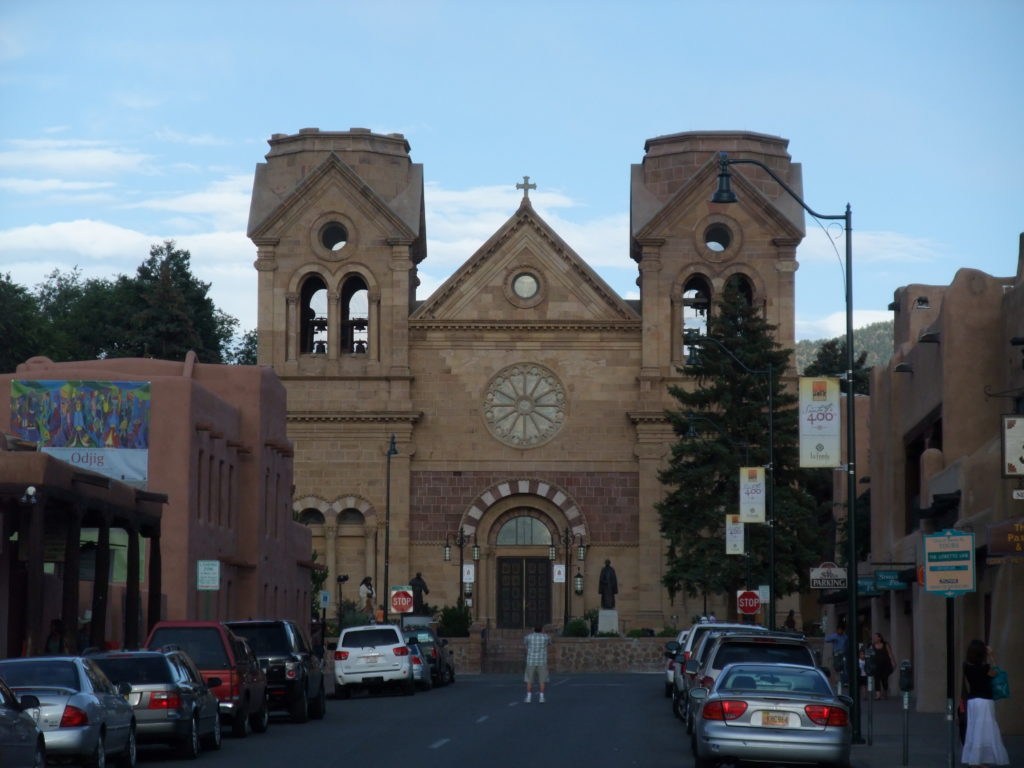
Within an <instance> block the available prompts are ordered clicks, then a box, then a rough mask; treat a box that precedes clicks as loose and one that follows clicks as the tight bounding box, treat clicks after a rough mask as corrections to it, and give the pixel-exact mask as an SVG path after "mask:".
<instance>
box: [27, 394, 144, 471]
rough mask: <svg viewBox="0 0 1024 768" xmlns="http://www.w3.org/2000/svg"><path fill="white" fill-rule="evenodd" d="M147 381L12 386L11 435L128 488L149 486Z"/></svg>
mask: <svg viewBox="0 0 1024 768" xmlns="http://www.w3.org/2000/svg"><path fill="white" fill-rule="evenodd" d="M149 406H150V392H149V382H148V381H12V382H11V430H12V431H13V432H14V434H16V435H17V436H18V437H20V438H21V439H22V440H27V441H29V442H33V443H38V444H39V447H40V450H42V451H43V452H45V453H49V454H52V455H53V456H56V457H57V458H59V459H61V460H63V461H66V462H69V463H71V464H74V465H75V466H77V467H81V468H82V469H89V470H92V471H93V472H99V473H100V474H103V475H107V476H109V477H113V478H115V479H117V480H121V481H123V482H126V483H133V484H136V485H137V484H140V483H145V482H146V477H147V474H148V473H147V469H148V461H149V414H150V410H149Z"/></svg>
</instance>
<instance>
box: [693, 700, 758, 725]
mask: <svg viewBox="0 0 1024 768" xmlns="http://www.w3.org/2000/svg"><path fill="white" fill-rule="evenodd" d="M746 711H747V702H745V701H739V700H738V699H725V700H724V701H709V702H708V703H707V704H705V705H704V708H703V709H702V710H701V717H703V718H704V719H705V720H735V719H736V718H737V717H739V716H740V715H742V714H743V713H744V712H746Z"/></svg>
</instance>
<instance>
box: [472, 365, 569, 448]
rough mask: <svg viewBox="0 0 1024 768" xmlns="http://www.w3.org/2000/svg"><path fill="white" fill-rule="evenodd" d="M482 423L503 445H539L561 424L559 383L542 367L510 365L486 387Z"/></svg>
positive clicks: (562, 400) (562, 410) (562, 405)
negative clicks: (485, 424)
mask: <svg viewBox="0 0 1024 768" xmlns="http://www.w3.org/2000/svg"><path fill="white" fill-rule="evenodd" d="M484 420H485V421H486V422H487V428H488V429H490V430H491V434H492V435H494V436H495V437H496V438H498V439H499V440H501V441H502V442H503V443H506V444H507V445H512V446H515V447H517V448H533V447H534V446H537V445H542V444H543V443H546V442H547V441H548V440H550V439H551V438H552V437H554V435H555V433H556V432H557V431H558V430H559V428H560V427H561V426H562V422H563V421H564V420H565V389H564V388H563V387H562V382H560V381H559V380H558V377H557V376H555V374H554V373H552V372H551V371H550V370H549V369H547V368H545V367H544V366H542V365H533V364H525V363H524V364H520V365H511V366H509V367H508V368H505V369H504V370H502V371H500V372H499V373H498V375H497V376H495V377H494V378H493V379H491V382H490V384H489V385H488V386H487V395H486V397H485V398H484Z"/></svg>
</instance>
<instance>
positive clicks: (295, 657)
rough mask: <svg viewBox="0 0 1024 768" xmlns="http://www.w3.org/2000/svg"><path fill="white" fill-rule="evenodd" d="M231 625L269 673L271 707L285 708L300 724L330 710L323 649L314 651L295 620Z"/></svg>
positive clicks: (233, 623) (244, 622) (237, 622)
mask: <svg viewBox="0 0 1024 768" xmlns="http://www.w3.org/2000/svg"><path fill="white" fill-rule="evenodd" d="M227 625H228V627H229V628H230V629H231V631H232V632H234V633H235V634H237V635H240V636H242V637H244V638H245V639H246V640H248V641H249V644H250V645H251V646H252V648H253V650H254V651H255V652H256V657H257V658H258V659H259V660H260V664H261V665H262V666H263V669H264V670H265V671H266V673H267V693H268V698H269V700H270V707H271V709H284V710H287V711H288V714H289V715H291V718H292V720H294V721H295V722H296V723H304V722H306V721H307V720H308V719H309V718H313V719H314V720H319V719H321V718H322V717H323V716H324V713H325V712H326V709H327V707H326V697H325V695H324V673H323V650H322V649H317V651H316V652H314V651H313V650H312V649H311V648H310V644H309V640H307V639H306V635H305V633H303V631H302V630H301V629H300V628H299V625H298V624H296V623H295V622H294V621H286V620H284V619H262V620H249V621H229V622H227Z"/></svg>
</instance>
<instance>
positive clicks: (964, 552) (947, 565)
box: [924, 529, 976, 597]
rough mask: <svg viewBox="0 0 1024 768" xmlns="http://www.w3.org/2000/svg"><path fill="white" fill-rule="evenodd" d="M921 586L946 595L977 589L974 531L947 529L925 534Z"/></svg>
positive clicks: (950, 595)
mask: <svg viewBox="0 0 1024 768" xmlns="http://www.w3.org/2000/svg"><path fill="white" fill-rule="evenodd" d="M924 589H925V591H926V592H941V593H942V594H944V595H945V596H946V597H955V596H956V595H962V594H963V593H964V592H973V591H974V590H975V589H976V585H975V569H974V534H973V533H964V532H963V531H954V530H951V529H950V530H945V531H940V532H939V533H934V534H931V535H929V536H925V537H924Z"/></svg>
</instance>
